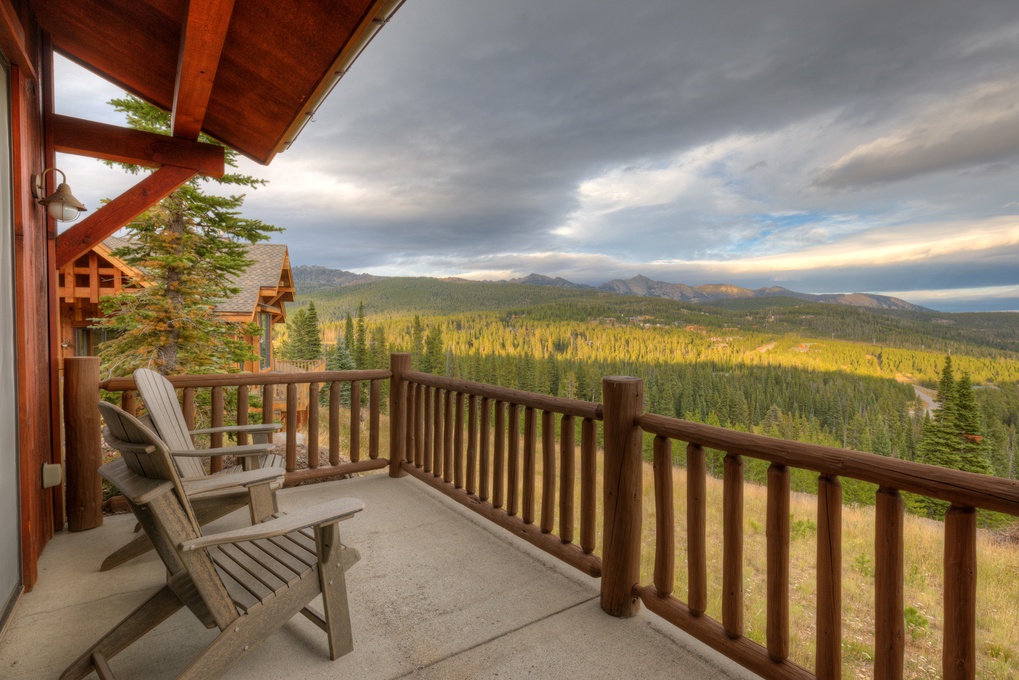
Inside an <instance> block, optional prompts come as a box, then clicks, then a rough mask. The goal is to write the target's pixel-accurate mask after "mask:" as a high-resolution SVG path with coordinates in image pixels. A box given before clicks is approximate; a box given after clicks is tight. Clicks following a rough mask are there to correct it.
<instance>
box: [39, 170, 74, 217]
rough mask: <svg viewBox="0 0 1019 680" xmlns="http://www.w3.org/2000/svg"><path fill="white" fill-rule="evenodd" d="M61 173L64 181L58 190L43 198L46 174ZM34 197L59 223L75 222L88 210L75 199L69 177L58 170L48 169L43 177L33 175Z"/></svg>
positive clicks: (58, 186) (43, 173)
mask: <svg viewBox="0 0 1019 680" xmlns="http://www.w3.org/2000/svg"><path fill="white" fill-rule="evenodd" d="M47 172H59V173H60V177H61V178H62V181H61V182H60V184H58V185H57V190H56V191H54V192H53V193H52V194H50V195H49V196H46V197H45V198H43V192H44V191H45V190H46V173H47ZM32 196H34V197H35V198H36V200H37V202H38V203H39V205H41V206H45V208H46V211H47V212H48V213H49V214H50V217H52V218H53V219H55V220H57V221H58V222H73V221H75V220H76V219H78V215H80V214H81V213H83V212H84V211H86V210H88V208H86V207H85V206H84V205H82V203H81V201H79V200H78V199H77V198H75V197H74V195H73V194H72V193H71V188H70V187H69V186H67V176H66V175H64V173H63V171H62V170H59V169H57V168H46V169H45V170H43V172H42V174H41V175H32Z"/></svg>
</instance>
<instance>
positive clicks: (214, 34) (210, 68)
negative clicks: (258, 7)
mask: <svg viewBox="0 0 1019 680" xmlns="http://www.w3.org/2000/svg"><path fill="white" fill-rule="evenodd" d="M233 11H234V0H191V2H189V3H188V11H187V17H186V18H185V20H184V25H183V26H182V28H181V35H180V56H179V57H178V60H177V80H176V82H175V83H174V89H173V116H172V120H173V136H174V137H182V138H185V139H198V133H199V132H201V130H202V122H203V121H204V120H205V110H206V108H208V106H209V96H210V95H211V94H212V84H213V82H214V81H215V80H216V69H218V68H219V59H220V56H221V55H222V53H223V43H224V42H225V41H226V31H227V28H228V27H229V26H230V15H231V14H233Z"/></svg>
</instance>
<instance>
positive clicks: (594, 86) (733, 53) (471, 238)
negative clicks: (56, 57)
mask: <svg viewBox="0 0 1019 680" xmlns="http://www.w3.org/2000/svg"><path fill="white" fill-rule="evenodd" d="M58 67H59V68H58V73H57V76H58V79H59V82H58V100H57V110H58V111H60V112H62V113H69V114H73V115H77V116H81V117H86V118H93V119H98V120H104V121H108V122H117V123H121V122H122V121H120V120H118V119H117V118H116V116H115V115H113V114H112V113H111V112H110V110H109V108H108V107H105V106H104V104H103V102H104V101H105V100H107V99H109V97H111V96H116V95H117V94H118V93H117V91H116V90H115V89H113V88H112V87H109V86H106V85H105V84H104V83H102V82H101V81H98V80H90V79H87V78H83V77H81V75H80V74H81V72H80V71H78V70H76V67H73V66H71V65H69V64H68V63H67V62H61V63H60V64H59V65H58ZM60 162H61V167H62V168H64V169H65V170H66V171H67V173H68V176H69V177H70V178H71V185H72V186H73V187H74V190H75V193H76V194H77V195H78V196H79V198H82V200H84V201H85V202H86V204H87V205H89V207H92V206H94V205H96V203H97V201H98V200H99V199H101V198H107V197H112V196H115V195H117V194H118V193H120V192H121V191H122V190H123V189H125V188H126V187H127V186H130V185H131V184H133V183H134V182H135V181H136V180H137V178H132V177H125V176H123V175H122V174H121V173H119V172H117V171H114V170H107V169H105V168H103V167H101V166H99V165H98V164H97V163H96V162H95V161H91V160H88V159H78V158H70V157H67V158H62V159H61V161H60ZM244 170H246V171H247V172H250V173H251V174H256V175H258V176H260V177H264V178H265V179H267V180H269V185H268V186H267V187H265V188H263V189H260V190H258V191H256V192H253V193H251V194H249V196H248V200H247V203H246V205H245V214H247V215H249V216H252V217H258V218H261V219H263V220H266V221H268V222H272V223H274V224H276V225H278V226H281V227H285V229H286V231H285V233H284V234H283V235H282V236H281V237H279V238H278V239H276V240H278V241H282V242H285V243H287V244H288V246H289V248H290V254H291V259H292V261H293V262H294V264H295V265H296V264H317V265H324V266H328V267H334V268H340V269H346V270H351V271H355V272H370V273H374V274H380V275H430V276H463V277H468V278H478V279H503V278H511V277H517V276H524V275H526V274H528V273H530V272H538V273H541V274H546V275H549V276H562V277H564V278H567V279H570V280H572V281H576V282H582V283H592V284H598V283H602V282H604V281H607V280H609V279H613V278H629V277H631V276H634V275H636V274H644V275H647V276H650V277H652V278H655V279H659V280H663V281H669V282H681V283H687V284H690V285H697V284H703V283H723V282H724V283H732V284H737V285H743V286H747V287H751V288H756V287H761V286H770V285H781V286H786V287H788V288H791V289H794V290H799V291H803V292H813V293H826V292H857V291H860V292H879V293H885V294H891V295H896V296H899V297H903V298H905V299H908V300H910V301H912V302H917V303H919V304H923V305H927V306H930V307H933V308H935V309H941V310H945V311H956V310H962V309H966V310H978V309H994V310H1019V12H1016V7H1015V0H968V1H967V2H958V0H898V1H896V2H887V1H884V0H880V1H879V0H840V1H839V2H836V3H829V2H807V1H806V0H754V1H750V0H684V1H683V2H677V1H676V0H629V1H628V2H619V1H618V0H616V1H613V2H608V1H605V0H513V2H506V1H505V0H407V3H406V4H405V5H404V6H403V8H402V9H401V10H400V11H399V12H398V13H397V15H396V16H395V17H394V19H393V20H392V21H391V22H390V23H389V24H388V25H387V26H386V27H385V28H384V29H383V30H382V32H381V33H380V34H379V35H378V36H377V37H376V39H375V41H374V42H373V43H372V44H371V46H370V47H369V48H368V50H367V51H366V52H365V53H364V54H362V56H361V57H360V59H359V60H358V61H357V62H356V63H355V65H354V67H353V69H351V71H350V73H348V74H347V76H346V77H345V78H344V79H343V80H342V81H341V82H340V84H339V85H338V86H337V88H336V89H335V90H334V91H333V93H332V95H331V96H330V97H329V99H327V100H326V102H325V104H324V105H323V106H322V108H321V109H320V110H319V112H318V114H317V115H316V117H315V120H314V122H313V123H312V124H310V125H309V126H308V127H306V128H305V130H304V132H303V133H302V135H301V137H300V138H298V140H297V142H296V143H295V145H294V146H293V147H292V148H291V149H290V150H289V151H287V152H285V153H282V154H280V155H279V156H278V157H277V158H276V159H275V160H274V161H273V163H272V165H271V166H269V167H262V166H258V165H255V164H253V163H249V164H247V165H245V166H244Z"/></svg>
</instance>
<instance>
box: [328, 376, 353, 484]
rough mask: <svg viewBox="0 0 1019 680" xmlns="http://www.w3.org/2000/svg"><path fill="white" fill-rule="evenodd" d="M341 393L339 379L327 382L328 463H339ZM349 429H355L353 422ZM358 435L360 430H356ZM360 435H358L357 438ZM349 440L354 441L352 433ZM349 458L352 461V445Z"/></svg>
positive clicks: (341, 386) (341, 387) (341, 384)
mask: <svg viewBox="0 0 1019 680" xmlns="http://www.w3.org/2000/svg"><path fill="white" fill-rule="evenodd" d="M342 395H343V383H341V382H340V381H339V380H333V381H332V382H331V383H329V464H330V465H339V464H340V401H341V399H342ZM350 431H351V432H355V431H357V430H356V429H355V428H354V423H353V422H351V423H350ZM358 435H360V432H358ZM360 439H361V437H360V436H358V440H360ZM350 440H351V442H353V441H354V437H353V435H351V438H350ZM350 448H351V450H350V460H351V462H353V461H354V447H353V446H352V447H350Z"/></svg>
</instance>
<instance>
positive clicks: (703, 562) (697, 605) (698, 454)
mask: <svg viewBox="0 0 1019 680" xmlns="http://www.w3.org/2000/svg"><path fill="white" fill-rule="evenodd" d="M707 469H708V468H707V460H706V457H705V454H704V447H702V446H699V445H698V444H692V443H691V444H687V446H686V541H687V548H686V559H687V573H688V576H687V598H686V599H687V602H688V603H689V604H688V606H689V607H690V613H692V614H693V615H694V616H701V615H702V614H704V611H705V610H706V609H707V608H708V551H707V523H708V511H707Z"/></svg>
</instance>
